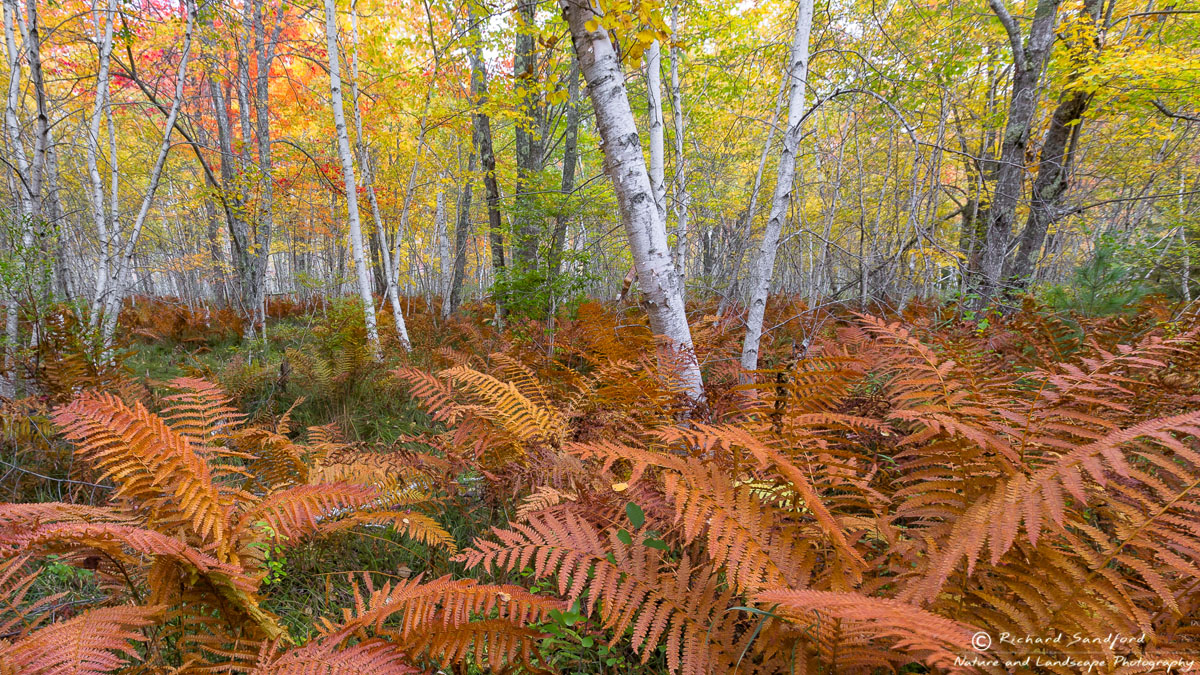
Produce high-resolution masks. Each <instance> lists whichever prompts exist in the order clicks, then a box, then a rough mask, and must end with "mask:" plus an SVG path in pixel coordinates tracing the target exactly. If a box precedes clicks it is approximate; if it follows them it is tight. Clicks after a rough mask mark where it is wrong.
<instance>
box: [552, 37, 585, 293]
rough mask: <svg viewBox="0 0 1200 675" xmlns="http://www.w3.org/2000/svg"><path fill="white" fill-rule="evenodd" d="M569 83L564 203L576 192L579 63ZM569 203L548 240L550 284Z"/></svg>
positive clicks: (558, 266) (564, 234)
mask: <svg viewBox="0 0 1200 675" xmlns="http://www.w3.org/2000/svg"><path fill="white" fill-rule="evenodd" d="M570 77H571V79H570V80H569V81H568V82H567V128H566V131H565V132H564V133H563V169H562V187H561V188H560V191H561V192H562V194H563V197H564V200H568V199H569V195H570V194H571V193H572V192H573V191H574V190H575V166H576V165H577V164H579V59H577V58H575V57H574V55H572V57H571V75H570ZM568 204H569V202H568V203H564V204H563V208H562V210H561V211H559V213H558V215H557V216H556V217H555V220H554V236H553V237H552V238H551V240H550V276H549V279H550V281H551V283H553V282H554V280H555V279H556V278H558V274H559V272H560V271H561V270H562V254H563V246H564V245H565V242H566V239H567V225H568V224H569V223H570V222H571V216H570V211H569V209H570V207H569V205H568Z"/></svg>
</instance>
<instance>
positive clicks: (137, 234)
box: [101, 0, 196, 346]
mask: <svg viewBox="0 0 1200 675" xmlns="http://www.w3.org/2000/svg"><path fill="white" fill-rule="evenodd" d="M184 11H185V12H186V13H187V19H186V24H185V27H184V34H183V48H182V49H181V51H180V55H179V68H178V70H177V71H176V73H175V98H174V100H172V101H171V109H170V111H169V112H168V113H167V118H166V121H165V122H164V125H163V139H162V143H160V144H159V148H158V156H157V157H156V158H155V160H154V165H153V167H152V168H151V169H150V177H149V180H148V182H147V184H146V190H145V193H144V194H143V195H142V201H141V205H140V206H139V207H138V211H137V215H135V216H134V219H133V223H132V224H130V227H129V234H128V236H127V237H126V238H125V241H124V244H123V245H122V246H121V249H120V255H119V257H118V258H117V261H116V266H115V269H114V271H113V275H114V279H115V284H114V287H113V289H112V292H110V293H109V294H108V295H107V297H106V299H105V304H104V320H103V323H102V333H101V337H102V339H103V342H104V344H105V345H106V346H108V345H111V344H112V338H113V335H114V334H115V333H116V329H117V317H118V316H119V314H120V310H121V302H122V301H123V300H124V299H125V295H126V293H127V292H128V290H129V285H130V281H131V277H132V276H133V267H134V253H135V252H136V250H137V244H138V241H139V240H140V239H141V236H142V230H143V229H144V227H145V225H146V218H147V217H148V216H149V214H150V207H151V206H152V205H153V204H154V196H155V194H156V193H157V192H158V184H159V181H160V179H161V177H162V172H163V167H164V166H165V165H166V163H167V156H168V155H169V154H170V152H171V136H172V134H173V132H174V130H175V122H176V120H177V119H179V109H180V107H181V106H182V105H183V91H184V84H185V83H186V81H187V65H188V57H189V55H190V53H191V49H192V30H193V28H194V26H195V19H196V6H195V4H194V3H193V2H192V0H186V1H185V6H184ZM114 234H115V233H114Z"/></svg>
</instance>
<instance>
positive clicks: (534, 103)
mask: <svg viewBox="0 0 1200 675" xmlns="http://www.w3.org/2000/svg"><path fill="white" fill-rule="evenodd" d="M536 9H537V2H536V0H519V1H518V2H517V12H518V14H519V17H520V18H519V25H518V27H517V38H516V46H515V50H514V51H515V53H514V57H513V76H514V80H515V81H516V87H517V96H518V101H519V106H518V112H519V115H518V119H517V123H516V155H517V157H516V159H517V184H516V189H515V190H514V192H515V197H516V209H515V214H514V215H515V216H516V218H515V221H516V222H515V223H514V224H515V225H516V228H515V230H516V231H515V232H514V233H513V234H514V235H515V237H514V241H513V261H514V264H516V266H517V267H518V268H522V269H532V268H533V266H534V265H536V264H537V243H538V230H539V229H540V228H539V219H538V217H537V215H538V214H537V213H535V209H536V207H535V205H534V203H533V198H532V195H531V194H530V193H529V183H530V181H531V180H532V179H533V177H534V176H535V175H536V174H537V173H538V172H539V171H541V168H542V167H541V164H542V157H541V155H542V152H541V144H540V143H539V142H538V138H537V131H536V130H537V129H538V128H540V126H541V116H540V111H539V106H538V91H537V87H538V77H537V53H536V43H535V42H534V34H533V31H534V12H535V10H536Z"/></svg>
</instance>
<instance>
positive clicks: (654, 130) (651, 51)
mask: <svg viewBox="0 0 1200 675" xmlns="http://www.w3.org/2000/svg"><path fill="white" fill-rule="evenodd" d="M646 105H647V106H648V108H649V113H650V189H651V190H653V191H654V205H655V206H657V207H658V219H659V221H661V222H663V223H666V222H667V185H666V168H665V167H666V159H665V157H664V155H665V154H666V151H665V142H664V140H663V107H662V48H661V47H660V46H659V44H658V40H655V41H654V42H652V43H650V47H649V48H648V49H647V50H646Z"/></svg>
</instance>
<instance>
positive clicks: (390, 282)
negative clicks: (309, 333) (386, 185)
mask: <svg viewBox="0 0 1200 675" xmlns="http://www.w3.org/2000/svg"><path fill="white" fill-rule="evenodd" d="M350 45H351V49H350V98H351V101H352V103H353V109H354V132H355V137H354V140H355V150H356V151H357V153H358V169H359V171H360V172H362V185H363V191H364V192H365V193H366V194H367V203H368V204H369V205H370V206H371V219H372V220H373V221H374V222H375V235H376V236H377V237H378V238H379V256H380V258H381V261H382V262H383V274H384V278H385V279H387V282H386V284H385V289H386V292H387V297H388V302H389V303H391V305H392V321H393V323H395V324H396V338H397V339H398V340H399V341H400V347H401V348H402V349H404V351H409V350H410V349H412V342H411V341H410V340H409V339H408V326H407V324H406V323H405V322H404V310H403V308H402V307H401V306H400V291H399V289H398V288H396V285H397V270H396V269H395V267H394V266H393V263H392V260H393V258H392V255H391V253H390V252H389V251H388V237H387V228H386V227H384V224H383V217H382V216H381V215H380V213H379V200H378V199H377V198H376V196H375V176H374V172H373V171H372V167H371V154H370V152H369V151H368V149H367V142H366V140H365V137H364V136H363V125H362V111H361V110H360V109H359V105H358V2H357V0H353V1H352V2H351V3H350ZM396 262H397V263H399V259H396Z"/></svg>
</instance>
